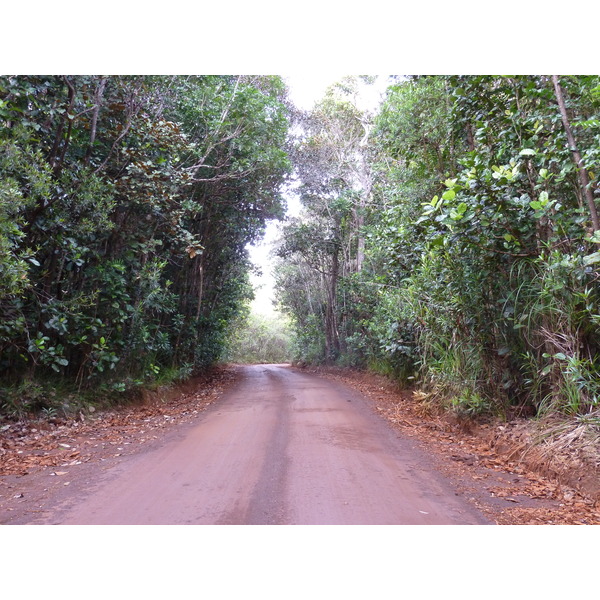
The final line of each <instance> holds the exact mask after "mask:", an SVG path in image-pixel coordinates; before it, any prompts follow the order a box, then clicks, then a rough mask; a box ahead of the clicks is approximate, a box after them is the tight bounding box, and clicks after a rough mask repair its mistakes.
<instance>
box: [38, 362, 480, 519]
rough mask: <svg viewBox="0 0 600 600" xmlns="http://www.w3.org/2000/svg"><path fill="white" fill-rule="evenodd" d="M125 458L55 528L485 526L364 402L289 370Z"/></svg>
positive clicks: (246, 373) (245, 380)
mask: <svg viewBox="0 0 600 600" xmlns="http://www.w3.org/2000/svg"><path fill="white" fill-rule="evenodd" d="M242 369H243V377H242V378H241V380H240V382H239V383H238V384H237V385H236V386H235V387H234V388H233V389H231V390H230V391H229V392H227V393H226V394H225V395H224V396H223V397H222V398H221V399H220V400H219V401H218V402H217V403H215V405H213V406H212V407H211V408H209V409H208V410H207V411H205V412H203V413H202V414H201V416H200V417H199V419H198V421H196V422H194V424H193V425H191V426H182V427H180V428H179V429H177V430H176V431H175V432H174V433H173V434H171V435H167V436H166V438H165V440H164V442H162V443H161V444H160V445H158V446H156V447H153V448H152V449H150V450H146V451H143V452H141V453H138V454H136V455H131V456H128V457H124V458H123V461H122V462H121V463H120V464H119V465H118V466H115V467H113V468H111V469H110V470H109V471H107V472H105V473H102V474H99V475H98V480H97V481H96V483H95V484H94V485H93V486H92V487H91V488H90V489H88V490H87V491H86V492H85V493H84V495H83V496H82V497H77V498H71V499H70V500H69V502H68V504H67V505H64V506H62V507H59V508H57V509H56V510H55V511H54V512H52V514H50V515H49V516H48V517H47V518H46V521H45V522H46V523H53V524H146V525H150V524H185V525H188V524H189V525H192V524H223V525H225V524H331V525H333V524H343V525H353V524H364V525H367V524H386V525H392V524H398V525H401V524H483V523H487V522H488V521H487V520H486V519H485V517H483V515H482V514H481V513H479V512H478V511H477V510H476V509H475V508H474V507H473V506H471V505H470V504H469V503H468V502H467V501H466V500H465V499H464V498H461V497H460V496H459V495H457V494H456V493H455V490H454V489H453V487H452V485H451V483H450V482H449V481H446V480H445V479H444V478H443V477H442V476H441V475H440V474H439V473H436V472H435V471H434V470H433V469H432V467H431V463H430V460H429V458H428V457H427V456H426V455H425V454H423V452H422V451H420V450H419V449H418V448H415V447H414V445H413V443H412V442H411V441H410V440H407V439H403V438H402V437H400V435H399V434H398V432H396V431H394V430H393V429H392V428H391V427H390V426H389V425H388V423H387V422H386V421H384V420H383V419H382V418H381V417H379V416H378V415H377V414H375V413H374V412H373V410H372V408H371V407H370V406H369V405H368V403H367V401H366V400H365V399H363V398H362V397H361V396H360V395H359V394H358V393H357V392H355V391H353V390H350V389H349V388H347V387H345V386H342V385H341V384H337V383H333V382H331V381H329V380H327V379H323V378H320V377H317V376H314V375H311V374H307V373H304V372H298V371H297V370H294V369H292V368H289V367H285V366H281V365H252V366H247V367H242Z"/></svg>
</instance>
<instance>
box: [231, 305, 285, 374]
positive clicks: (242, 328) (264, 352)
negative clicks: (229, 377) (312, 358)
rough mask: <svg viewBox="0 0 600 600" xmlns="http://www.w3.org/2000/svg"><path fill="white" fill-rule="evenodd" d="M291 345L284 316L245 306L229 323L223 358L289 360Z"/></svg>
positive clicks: (266, 362) (234, 361) (274, 361)
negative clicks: (246, 308) (225, 350)
mask: <svg viewBox="0 0 600 600" xmlns="http://www.w3.org/2000/svg"><path fill="white" fill-rule="evenodd" d="M293 345H294V334H293V331H292V327H291V324H290V322H289V320H288V319H287V318H286V317H285V316H283V315H280V314H275V313H273V314H269V315H265V314H262V313H259V312H254V311H251V310H250V309H248V310H247V312H245V313H243V314H242V315H240V316H239V317H238V318H237V320H236V322H235V323H233V325H232V328H231V338H230V340H229V350H228V352H227V354H226V355H225V358H226V360H228V361H230V362H233V363H241V364H254V363H262V364H268V363H270V364H281V363H288V362H291V360H292V357H293V355H294V349H293Z"/></svg>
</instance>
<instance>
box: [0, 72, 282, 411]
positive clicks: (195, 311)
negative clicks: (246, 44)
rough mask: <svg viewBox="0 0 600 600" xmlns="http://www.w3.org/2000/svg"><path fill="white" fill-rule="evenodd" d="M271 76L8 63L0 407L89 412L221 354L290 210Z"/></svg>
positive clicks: (278, 95)
mask: <svg viewBox="0 0 600 600" xmlns="http://www.w3.org/2000/svg"><path fill="white" fill-rule="evenodd" d="M285 93H286V91H285V87H284V86H283V83H282V80H281V79H280V78H278V77H250V76H204V77H188V76H186V77H154V76H115V77H102V76H39V77H38V76H3V77H0V315H2V320H1V322H0V381H1V384H0V406H1V412H2V413H3V414H4V415H6V416H9V417H12V418H20V417H22V416H24V415H27V414H30V413H39V412H40V411H42V412H43V411H46V412H47V413H48V414H53V413H55V412H56V413H61V414H62V413H69V412H73V411H79V410H80V409H81V408H82V407H83V406H87V405H88V403H89V402H98V401H100V400H101V399H103V398H104V399H107V400H111V399H112V400H113V401H114V400H115V399H116V400H118V399H119V398H125V397H127V396H128V395H129V393H130V392H132V391H135V390H137V389H141V388H143V387H146V386H153V385H158V384H160V383H165V382H169V381H173V380H181V379H185V378H187V377H189V376H190V375H192V374H195V373H197V372H200V371H202V370H203V369H205V368H206V367H207V366H208V365H211V364H212V363H214V362H215V361H218V360H219V359H221V358H222V356H223V354H224V352H225V350H226V347H227V340H228V337H229V328H230V324H231V323H232V322H233V321H234V320H235V319H236V318H237V316H238V314H239V313H240V311H241V310H242V308H243V306H244V304H245V303H246V302H247V300H248V299H249V298H251V297H252V288H251V285H250V283H249V277H248V271H249V268H250V264H249V261H248V255H247V252H246V245H247V244H249V243H252V242H255V241H256V240H258V239H259V238H260V237H261V236H262V233H263V230H264V227H265V223H266V221H267V220H268V219H273V218H278V217H281V216H282V215H283V212H284V206H283V201H282V197H281V193H280V189H281V184H282V183H283V182H284V180H285V178H286V177H287V175H288V173H289V171H290V162H289V160H288V156H287V153H286V147H285V146H286V143H287V142H286V136H287V129H288V112H289V110H288V107H287V105H286V97H285Z"/></svg>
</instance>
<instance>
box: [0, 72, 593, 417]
mask: <svg viewBox="0 0 600 600" xmlns="http://www.w3.org/2000/svg"><path fill="white" fill-rule="evenodd" d="M372 82H373V78H371V77H368V76H363V77H348V78H345V79H343V80H342V81H340V82H339V83H337V84H335V85H333V86H331V87H330V88H329V89H328V91H327V93H326V94H325V96H324V97H323V98H322V100H321V101H319V102H318V103H316V104H315V106H314V108H313V109H312V110H310V111H301V110H299V109H297V108H295V107H294V106H293V105H292V104H291V102H290V101H289V99H288V97H287V91H286V86H285V84H284V81H283V80H282V78H280V77H275V76H255V77H252V76H199V77H191V76H177V77H174V76H169V77H166V76H165V77H159V76H128V77H125V76H114V77H103V76H72V77H71V76H44V77H42V76H12V77H9V76H3V77H0V126H1V129H0V311H1V314H2V321H1V322H0V377H1V381H2V383H1V385H0V395H1V399H0V404H2V411H3V413H4V414H6V415H12V416H15V417H18V416H21V415H23V414H25V413H27V412H30V411H36V410H37V411H39V410H45V411H55V410H59V409H63V408H65V407H66V408H68V407H69V402H71V404H76V403H77V401H78V400H77V398H79V397H81V396H82V395H85V394H92V395H94V396H95V397H97V396H98V395H99V394H103V393H104V394H106V395H108V396H110V395H111V394H113V395H115V394H116V395H118V394H122V393H123V392H126V391H129V390H131V389H135V388H136V387H141V386H144V385H148V384H151V383H153V382H160V381H172V380H177V379H184V378H186V377H188V376H190V375H191V374H193V373H195V372H199V371H201V370H202V369H204V368H206V367H207V366H208V365H211V364H213V363H215V362H216V361H219V360H221V359H223V358H227V357H232V356H236V349H235V347H233V348H232V346H231V344H232V342H233V343H237V344H238V345H240V344H242V343H243V344H245V345H246V346H247V347H248V348H249V350H248V351H249V352H250V353H254V356H255V360H257V361H260V360H269V358H268V356H277V357H279V356H281V352H282V348H283V347H284V345H285V341H281V340H279V341H278V342H277V343H276V344H275V345H274V346H273V348H272V349H269V351H268V352H263V350H265V349H266V347H267V346H268V344H269V343H270V342H269V341H268V340H267V338H268V336H267V337H264V332H265V331H267V330H268V329H269V326H267V325H266V324H265V323H262V322H259V321H257V320H256V319H254V320H252V319H250V325H249V326H248V327H246V329H244V326H243V323H244V322H246V323H248V318H249V317H248V316H247V305H248V301H249V299H250V298H251V297H252V287H251V285H250V282H249V281H250V280H249V272H250V269H251V265H250V262H249V260H248V253H247V250H246V246H247V245H248V244H249V243H252V242H256V241H257V240H258V239H260V237H261V235H262V234H263V232H264V229H265V224H266V223H267V221H268V220H270V219H281V218H283V217H284V213H285V200H284V197H283V190H284V184H285V183H286V182H289V181H290V179H291V177H292V176H293V177H295V178H296V181H297V182H298V185H299V187H298V193H299V196H300V199H301V202H302V206H303V209H302V212H301V214H300V216H298V217H294V218H288V219H287V220H286V221H285V222H284V226H283V233H282V236H281V240H280V241H279V243H278V246H277V255H278V257H279V258H278V263H277V267H276V280H277V284H276V288H277V302H278V306H279V308H280V310H281V311H283V312H284V313H285V314H286V315H287V316H288V317H289V318H290V321H291V324H292V329H293V331H294V337H295V353H296V356H295V358H296V359H297V360H300V361H303V362H306V363H326V364H337V365H341V366H356V367H361V368H368V369H371V370H374V371H377V372H380V373H384V374H386V375H389V376H391V377H393V378H395V379H397V380H399V381H401V382H404V383H407V384H413V385H418V386H420V388H421V389H422V390H424V391H425V392H427V394H428V397H429V398H430V400H431V401H432V402H436V403H438V404H440V405H442V406H445V407H448V408H452V409H453V410H455V411H456V412H457V413H459V414H463V415H477V414H481V413H496V414H523V415H532V414H541V413H544V412H547V411H559V412H562V413H568V414H571V415H574V416H576V417H577V418H581V419H583V418H587V419H592V418H594V411H596V410H597V403H598V397H599V395H600V359H599V350H600V347H599V346H600V342H599V340H600V337H599V334H600V297H599V294H598V292H599V281H598V270H597V266H598V264H599V263H600V248H599V247H598V245H599V244H600V222H599V217H598V212H597V202H598V199H599V195H600V185H599V182H598V181H599V180H598V177H599V173H600V77H598V76H560V77H557V76H515V77H508V76H506V77H504V76H503V77H501V76H480V75H477V76H475V75H470V76H412V77H392V78H390V85H389V87H388V88H387V91H386V94H385V98H384V100H383V103H382V104H381V105H380V106H379V108H378V109H377V110H375V111H368V110H364V109H363V108H361V105H360V103H359V92H360V89H361V87H364V86H368V85H371V84H372ZM245 315H246V316H245ZM276 333H277V335H280V334H281V335H283V333H282V332H281V330H277V332H276ZM285 335H287V333H285ZM262 339H264V340H265V342H264V344H263V343H262V342H260V343H259V344H258V346H257V345H256V342H257V341H258V340H262ZM271 341H272V340H271ZM253 344H254V345H253ZM271 350H272V351H273V354H270V352H271ZM65 398H67V399H69V400H68V401H66V400H65ZM596 414H597V413H596Z"/></svg>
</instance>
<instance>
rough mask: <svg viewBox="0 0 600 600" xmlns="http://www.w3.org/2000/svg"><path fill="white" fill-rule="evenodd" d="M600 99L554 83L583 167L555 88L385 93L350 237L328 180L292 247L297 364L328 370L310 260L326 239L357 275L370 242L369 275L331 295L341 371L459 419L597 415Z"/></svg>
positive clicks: (585, 87)
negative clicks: (415, 395)
mask: <svg viewBox="0 0 600 600" xmlns="http://www.w3.org/2000/svg"><path fill="white" fill-rule="evenodd" d="M599 83H600V80H599V78H598V76H573V77H561V78H560V86H561V88H562V91H563V94H564V97H565V102H566V105H567V109H568V119H569V122H570V127H571V129H572V131H573V135H574V137H575V141H576V144H577V147H578V150H579V154H580V155H581V163H580V164H579V165H578V164H575V162H574V156H573V152H572V149H570V148H569V144H568V141H567V134H566V129H565V124H564V121H563V118H562V116H561V113H560V110H559V106H558V102H557V97H556V93H557V92H556V89H555V87H554V85H553V81H552V79H551V77H548V76H517V77H500V76H455V77H454V76H453V77H431V76H427V77H412V78H408V79H405V80H402V81H399V82H398V83H396V84H395V85H392V86H390V88H389V89H388V93H387V97H386V100H385V102H384V103H383V105H382V107H381V109H380V111H379V114H378V115H377V116H376V118H375V121H374V127H373V132H372V134H371V137H370V146H369V149H368V151H367V152H366V153H365V154H364V156H366V157H368V163H369V164H368V170H369V171H370V173H371V176H372V179H371V183H372V188H371V198H370V202H369V203H368V204H365V205H364V206H363V211H362V215H363V217H364V219H363V222H362V223H361V226H360V228H359V229H356V228H352V227H348V228H346V229H344V219H345V216H344V214H343V213H339V212H337V211H338V206H339V203H336V199H338V198H344V197H347V195H348V194H351V193H352V192H353V191H354V190H353V182H352V181H351V179H349V178H348V179H344V177H343V176H340V175H339V173H343V172H342V171H339V170H338V173H337V174H336V176H333V175H331V176H330V177H329V179H326V180H325V183H327V185H329V186H330V187H329V188H326V187H324V186H322V187H321V188H320V189H319V190H316V191H315V193H313V194H312V195H310V196H309V197H308V198H307V199H306V201H305V204H306V206H307V207H308V209H309V212H308V214H307V216H305V217H304V220H303V221H302V222H298V223H294V224H293V225H292V226H291V227H290V228H289V229H288V232H287V234H286V248H287V250H288V251H287V254H286V253H284V255H285V256H286V259H287V263H286V264H284V265H283V266H281V267H280V271H279V273H280V274H279V278H280V280H279V281H280V283H279V288H280V300H281V302H282V303H283V305H284V306H285V307H286V309H287V310H288V311H289V312H290V314H291V315H292V317H293V319H294V322H295V326H296V329H297V331H298V335H299V338H298V339H299V340H300V341H301V343H302V348H303V352H304V354H305V356H307V357H310V358H313V359H316V360H318V359H319V358H320V359H322V357H323V335H324V333H323V332H324V331H325V330H326V326H325V321H324V315H325V314H326V310H325V309H326V307H327V302H328V301H329V298H328V297H327V295H326V294H325V293H324V292H325V291H326V288H323V285H322V281H323V280H324V278H326V277H327V274H328V273H329V274H330V273H331V260H330V261H329V263H327V262H324V261H323V260H321V262H320V263H319V264H316V265H315V263H314V262H313V263H311V260H313V261H314V260H315V259H316V257H318V256H326V255H327V252H328V251H329V256H331V249H332V248H335V246H333V245H331V243H329V245H328V241H329V240H331V239H336V240H339V241H338V246H339V247H340V248H344V249H345V248H349V249H351V250H350V252H349V253H347V254H345V255H344V258H343V261H342V263H343V264H344V265H351V259H352V257H353V256H354V255H353V253H352V252H353V251H352V249H353V248H357V246H358V244H359V240H360V238H361V236H362V239H363V240H364V242H365V245H364V263H363V264H362V268H361V269H360V272H356V273H353V272H352V269H351V268H346V270H344V269H342V270H341V271H340V278H339V281H338V285H337V288H336V305H335V306H336V315H337V322H336V324H337V327H338V330H339V331H340V338H341V340H342V343H341V344H340V351H341V354H340V356H339V358H338V361H340V362H343V363H345V364H362V365H369V366H370V367H371V368H375V369H377V370H379V371H382V372H385V373H387V374H392V375H393V376H395V377H398V378H400V379H402V380H405V381H415V382H418V383H419V385H421V387H422V388H424V389H426V390H427V391H428V392H429V393H430V394H431V395H432V397H435V398H437V401H438V402H439V403H440V404H442V405H444V406H445V407H448V408H450V409H452V410H454V411H455V412H457V413H458V414H459V415H462V416H469V415H471V416H473V415H475V414H481V413H485V412H498V413H505V414H512V413H518V414H531V413H533V412H538V413H541V412H543V411H548V410H551V411H564V412H568V413H573V414H579V415H581V414H586V413H589V412H590V411H594V410H596V409H597V403H598V393H599V388H598V383H597V382H598V380H599V379H600V372H599V371H598V365H599V364H600V363H599V357H598V353H599V351H600V346H599V345H598V341H597V340H598V339H599V337H598V334H599V333H600V332H599V331H598V325H599V321H600V320H599V318H598V314H599V313H600V298H599V288H598V285H599V278H598V268H597V267H598V264H600V252H599V248H598V243H599V242H600V237H599V236H600V234H599V232H594V231H593V230H592V228H591V227H590V223H592V222H593V211H592V210H591V208H590V201H589V193H588V192H589V191H591V192H592V194H593V196H594V198H596V199H597V198H598V195H599V194H600V187H599V186H600V184H599V180H598V176H599V171H598V168H597V166H598V161H599V159H600V129H599V127H598V117H597V116H598V112H599V110H600V96H599V95H598V89H599ZM330 139H339V140H341V139H342V138H334V136H330ZM320 140H321V139H320V138H319V139H317V140H315V141H311V144H312V146H311V150H312V151H313V152H316V151H318V150H319V148H320V146H319V144H322V141H320ZM331 154H332V153H331V152H330V155H331ZM580 167H582V168H583V169H584V171H585V178H583V179H582V178H581V173H580ZM327 172H328V173H331V170H329V171H327ZM313 173H314V169H313V171H309V172H308V174H305V178H304V180H308V181H314V177H313V179H311V177H310V175H311V174H313ZM587 180H589V184H587V183H585V186H584V183H582V182H585V181H587ZM326 189H329V190H331V193H329V195H327V196H326V200H321V205H319V204H318V202H316V199H318V198H323V197H324V196H323V192H324V190H326ZM319 194H320V196H319ZM317 206H324V207H326V210H322V211H321V215H322V216H321V217H319V213H318V211H315V207H317ZM336 215H337V221H336V219H335V216H336ZM319 219H320V220H319ZM323 223H327V224H328V228H327V227H325V226H324V225H323ZM336 227H337V228H336ZM331 232H336V235H331ZM328 249H329V250H328ZM292 250H293V251H292ZM349 259H350V260H349ZM311 264H312V266H313V271H314V270H315V266H318V267H319V268H320V272H311V269H310V267H311ZM330 296H331V294H330Z"/></svg>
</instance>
